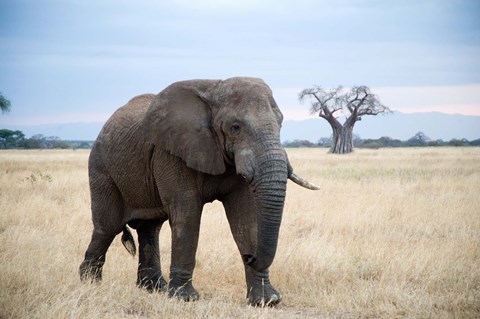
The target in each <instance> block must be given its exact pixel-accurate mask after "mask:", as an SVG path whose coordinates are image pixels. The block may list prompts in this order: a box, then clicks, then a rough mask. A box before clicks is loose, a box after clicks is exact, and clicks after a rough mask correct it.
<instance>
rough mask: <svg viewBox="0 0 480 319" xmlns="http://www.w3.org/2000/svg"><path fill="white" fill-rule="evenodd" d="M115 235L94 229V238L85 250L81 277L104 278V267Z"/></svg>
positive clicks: (81, 265) (96, 279) (84, 278)
mask: <svg viewBox="0 0 480 319" xmlns="http://www.w3.org/2000/svg"><path fill="white" fill-rule="evenodd" d="M114 238H115V235H109V234H105V233H103V232H101V231H99V230H98V229H94V230H93V234H92V239H91V241H90V244H89V245H88V248H87V251H86V252H85V258H84V260H83V262H82V263H81V264H80V269H79V272H80V279H81V280H82V281H86V280H89V279H90V280H91V281H92V282H93V281H97V282H98V281H101V280H102V269H103V265H104V264H105V256H106V253H107V249H108V247H109V246H110V244H111V243H112V241H113V239H114Z"/></svg>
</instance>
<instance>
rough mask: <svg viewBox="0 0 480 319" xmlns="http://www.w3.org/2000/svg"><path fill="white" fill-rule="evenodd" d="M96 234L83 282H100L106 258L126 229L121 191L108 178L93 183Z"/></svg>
mask: <svg viewBox="0 0 480 319" xmlns="http://www.w3.org/2000/svg"><path fill="white" fill-rule="evenodd" d="M90 194H91V200H92V221H93V234H92V239H91V241H90V244H89V245H88V248H87V251H86V252H85V258H84V260H83V262H82V263H81V265H80V269H79V273H80V279H81V280H88V279H90V280H92V281H100V280H101V279H102V269H103V265H104V264H105V256H106V253H107V250H108V247H110V244H111V243H112V241H113V239H114V238H115V236H116V235H117V234H119V233H120V232H121V231H122V229H123V228H124V226H125V225H124V224H123V221H122V217H123V212H124V206H123V200H122V196H121V194H120V191H119V190H118V188H117V187H116V185H115V184H114V183H113V181H112V180H111V178H110V177H109V176H107V175H103V174H97V175H95V179H93V180H92V178H91V180H90Z"/></svg>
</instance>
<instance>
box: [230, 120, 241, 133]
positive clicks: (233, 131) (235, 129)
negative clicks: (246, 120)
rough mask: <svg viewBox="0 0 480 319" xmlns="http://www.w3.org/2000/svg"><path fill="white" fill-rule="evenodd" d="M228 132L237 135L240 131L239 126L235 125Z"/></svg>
mask: <svg viewBox="0 0 480 319" xmlns="http://www.w3.org/2000/svg"><path fill="white" fill-rule="evenodd" d="M230 130H231V131H232V133H233V134H238V133H240V131H241V127H240V125H239V124H237V123H235V124H233V125H232V126H231V128H230Z"/></svg>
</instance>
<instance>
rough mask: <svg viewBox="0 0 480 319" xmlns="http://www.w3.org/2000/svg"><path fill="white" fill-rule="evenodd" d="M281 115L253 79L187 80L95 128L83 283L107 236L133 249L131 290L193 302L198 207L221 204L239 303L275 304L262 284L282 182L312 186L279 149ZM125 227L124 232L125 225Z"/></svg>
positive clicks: (96, 265) (94, 277)
mask: <svg viewBox="0 0 480 319" xmlns="http://www.w3.org/2000/svg"><path fill="white" fill-rule="evenodd" d="M282 120H283V115H282V113H281V111H280V109H279V107H278V106H277V103H276V102H275V100H274V99H273V95H272V91H271V89H270V88H269V87H268V85H267V84H266V83H265V82H264V81H263V80H261V79H257V78H248V77H234V78H229V79H226V80H186V81H180V82H176V83H173V84H171V85H169V86H168V87H167V88H165V89H164V90H163V91H161V92H160V93H158V94H157V95H154V94H143V95H139V96H136V97H134V98H132V99H131V100H130V101H129V102H128V103H127V104H126V105H124V106H122V107H120V108H119V109H118V110H116V111H115V112H114V113H113V115H112V116H111V117H110V118H109V119H108V120H107V122H106V123H105V125H104V126H103V128H102V130H101V131H100V133H99V135H98V137H97V139H96V141H95V143H94V145H93V147H92V150H91V153H90V156H89V160H88V174H89V186H90V196H91V210H92V222H93V233H92V237H91V241H90V244H89V246H88V248H87V250H86V252H85V258H84V260H83V262H82V263H81V265H80V269H79V273H80V278H81V279H82V280H84V281H85V280H88V281H92V282H97V281H100V280H101V279H102V267H103V265H104V263H105V256H106V252H107V249H108V247H109V246H110V244H111V243H112V241H113V239H114V238H115V237H116V235H118V234H120V233H122V236H121V240H122V243H123V244H124V246H125V247H126V249H127V250H128V251H129V252H130V253H131V254H132V255H135V253H136V246H135V241H134V239H133V236H132V234H131V232H130V230H129V228H131V229H135V230H136V232H137V235H138V247H139V262H138V273H137V285H138V286H139V287H141V288H145V289H147V290H148V291H150V292H152V291H164V292H166V293H168V296H170V297H177V298H179V299H181V300H184V301H194V300H197V299H198V298H199V293H198V292H197V290H196V289H195V288H194V286H193V284H192V275H193V270H194V267H195V254H196V249H197V244H198V236H199V228H200V218H201V214H202V208H203V205H204V204H205V203H208V202H212V201H214V200H218V201H221V202H222V203H223V206H224V208H225V212H226V215H227V219H228V222H229V225H230V229H231V232H232V234H233V237H234V240H235V242H236V245H237V247H238V249H239V251H240V255H241V258H242V261H243V265H244V268H245V277H246V285H247V302H248V303H249V304H251V305H275V304H278V303H279V302H280V301H281V300H282V295H281V293H280V292H278V291H277V290H276V289H275V288H274V287H273V286H272V285H271V283H270V279H269V267H270V265H271V264H272V262H273V259H274V257H275V253H276V249H277V242H278V235H279V229H280V223H281V219H282V213H283V208H284V201H285V192H286V184H287V179H291V180H293V181H294V182H296V183H297V184H300V185H302V186H304V187H306V188H310V189H318V187H317V186H316V185H314V184H312V183H310V182H308V181H306V180H305V179H303V178H301V177H299V176H298V175H296V174H295V173H294V172H293V169H292V167H291V165H290V163H289V161H288V158H287V154H286V152H285V150H284V148H283V147H282V145H281V143H280V127H281V123H282ZM167 220H168V222H169V225H170V228H171V267H170V276H169V282H168V283H167V281H166V280H165V278H164V276H163V275H162V271H161V266H160V252H159V232H160V229H161V227H162V224H163V223H164V222H165V221H167ZM127 226H128V227H127Z"/></svg>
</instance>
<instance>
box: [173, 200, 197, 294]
mask: <svg viewBox="0 0 480 319" xmlns="http://www.w3.org/2000/svg"><path fill="white" fill-rule="evenodd" d="M184 194H185V196H184V197H182V200H181V202H183V203H182V205H181V208H180V207H179V208H176V209H175V212H174V213H172V214H170V216H169V222H170V227H171V229H172V261H171V266H170V282H169V284H168V294H169V296H170V297H177V298H179V299H181V300H184V301H194V300H197V299H198V298H199V296H200V295H199V294H198V292H197V290H196V289H195V288H194V287H193V284H192V276H193V269H194V268H195V254H196V252H197V245H198V234H199V228H200V217H201V212H202V208H201V205H200V204H199V203H198V201H197V200H196V196H188V194H186V193H184ZM190 198H191V199H190ZM189 199H190V200H189ZM178 212H180V213H178Z"/></svg>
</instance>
